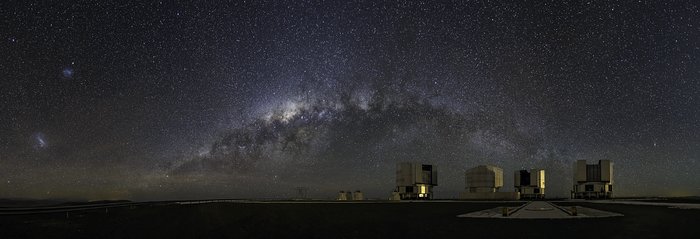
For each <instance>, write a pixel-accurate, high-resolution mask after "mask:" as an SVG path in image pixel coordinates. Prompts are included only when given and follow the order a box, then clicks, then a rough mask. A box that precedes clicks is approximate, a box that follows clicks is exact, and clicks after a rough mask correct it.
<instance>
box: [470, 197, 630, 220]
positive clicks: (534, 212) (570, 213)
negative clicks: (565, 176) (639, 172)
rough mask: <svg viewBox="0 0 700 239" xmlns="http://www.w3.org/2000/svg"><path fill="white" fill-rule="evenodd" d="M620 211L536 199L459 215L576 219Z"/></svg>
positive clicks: (615, 214)
mask: <svg viewBox="0 0 700 239" xmlns="http://www.w3.org/2000/svg"><path fill="white" fill-rule="evenodd" d="M618 216H623V215H622V214H619V213H614V212H606V211H601V210H596V209H592V208H587V207H580V206H574V207H559V206H557V205H555V204H553V203H550V202H544V201H534V202H529V203H527V204H525V205H523V206H520V207H515V208H505V209H504V207H498V208H492V209H487V210H482V211H477V212H471V213H466V214H461V215H457V217H467V218H505V219H574V218H596V217H618Z"/></svg>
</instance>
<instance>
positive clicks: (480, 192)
mask: <svg viewBox="0 0 700 239" xmlns="http://www.w3.org/2000/svg"><path fill="white" fill-rule="evenodd" d="M464 183H465V189H466V191H464V192H462V193H460V194H459V198H460V199H466V200H472V199H473V200H517V199H519V194H518V193H517V192H499V190H500V189H501V188H502V187H503V169H502V168H499V167H496V166H492V165H479V166H477V167H474V168H471V169H468V170H467V171H466V172H465V173H464Z"/></svg>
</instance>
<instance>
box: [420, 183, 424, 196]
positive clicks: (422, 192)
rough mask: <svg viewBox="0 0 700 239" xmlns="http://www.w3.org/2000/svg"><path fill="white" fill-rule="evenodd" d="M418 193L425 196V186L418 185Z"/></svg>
mask: <svg viewBox="0 0 700 239" xmlns="http://www.w3.org/2000/svg"><path fill="white" fill-rule="evenodd" d="M420 193H421V194H425V185H420Z"/></svg>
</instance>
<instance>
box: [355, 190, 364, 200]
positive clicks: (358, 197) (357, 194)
mask: <svg viewBox="0 0 700 239" xmlns="http://www.w3.org/2000/svg"><path fill="white" fill-rule="evenodd" d="M352 200H353V201H362V200H365V195H364V194H363V193H362V192H360V191H359V190H358V191H355V192H353V193H352Z"/></svg>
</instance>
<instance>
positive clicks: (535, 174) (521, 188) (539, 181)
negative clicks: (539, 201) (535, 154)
mask: <svg viewBox="0 0 700 239" xmlns="http://www.w3.org/2000/svg"><path fill="white" fill-rule="evenodd" d="M513 176H514V179H515V180H514V181H515V182H514V186H515V191H516V192H519V193H520V198H544V169H532V170H530V171H527V170H519V171H515V174H514V175H513Z"/></svg>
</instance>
